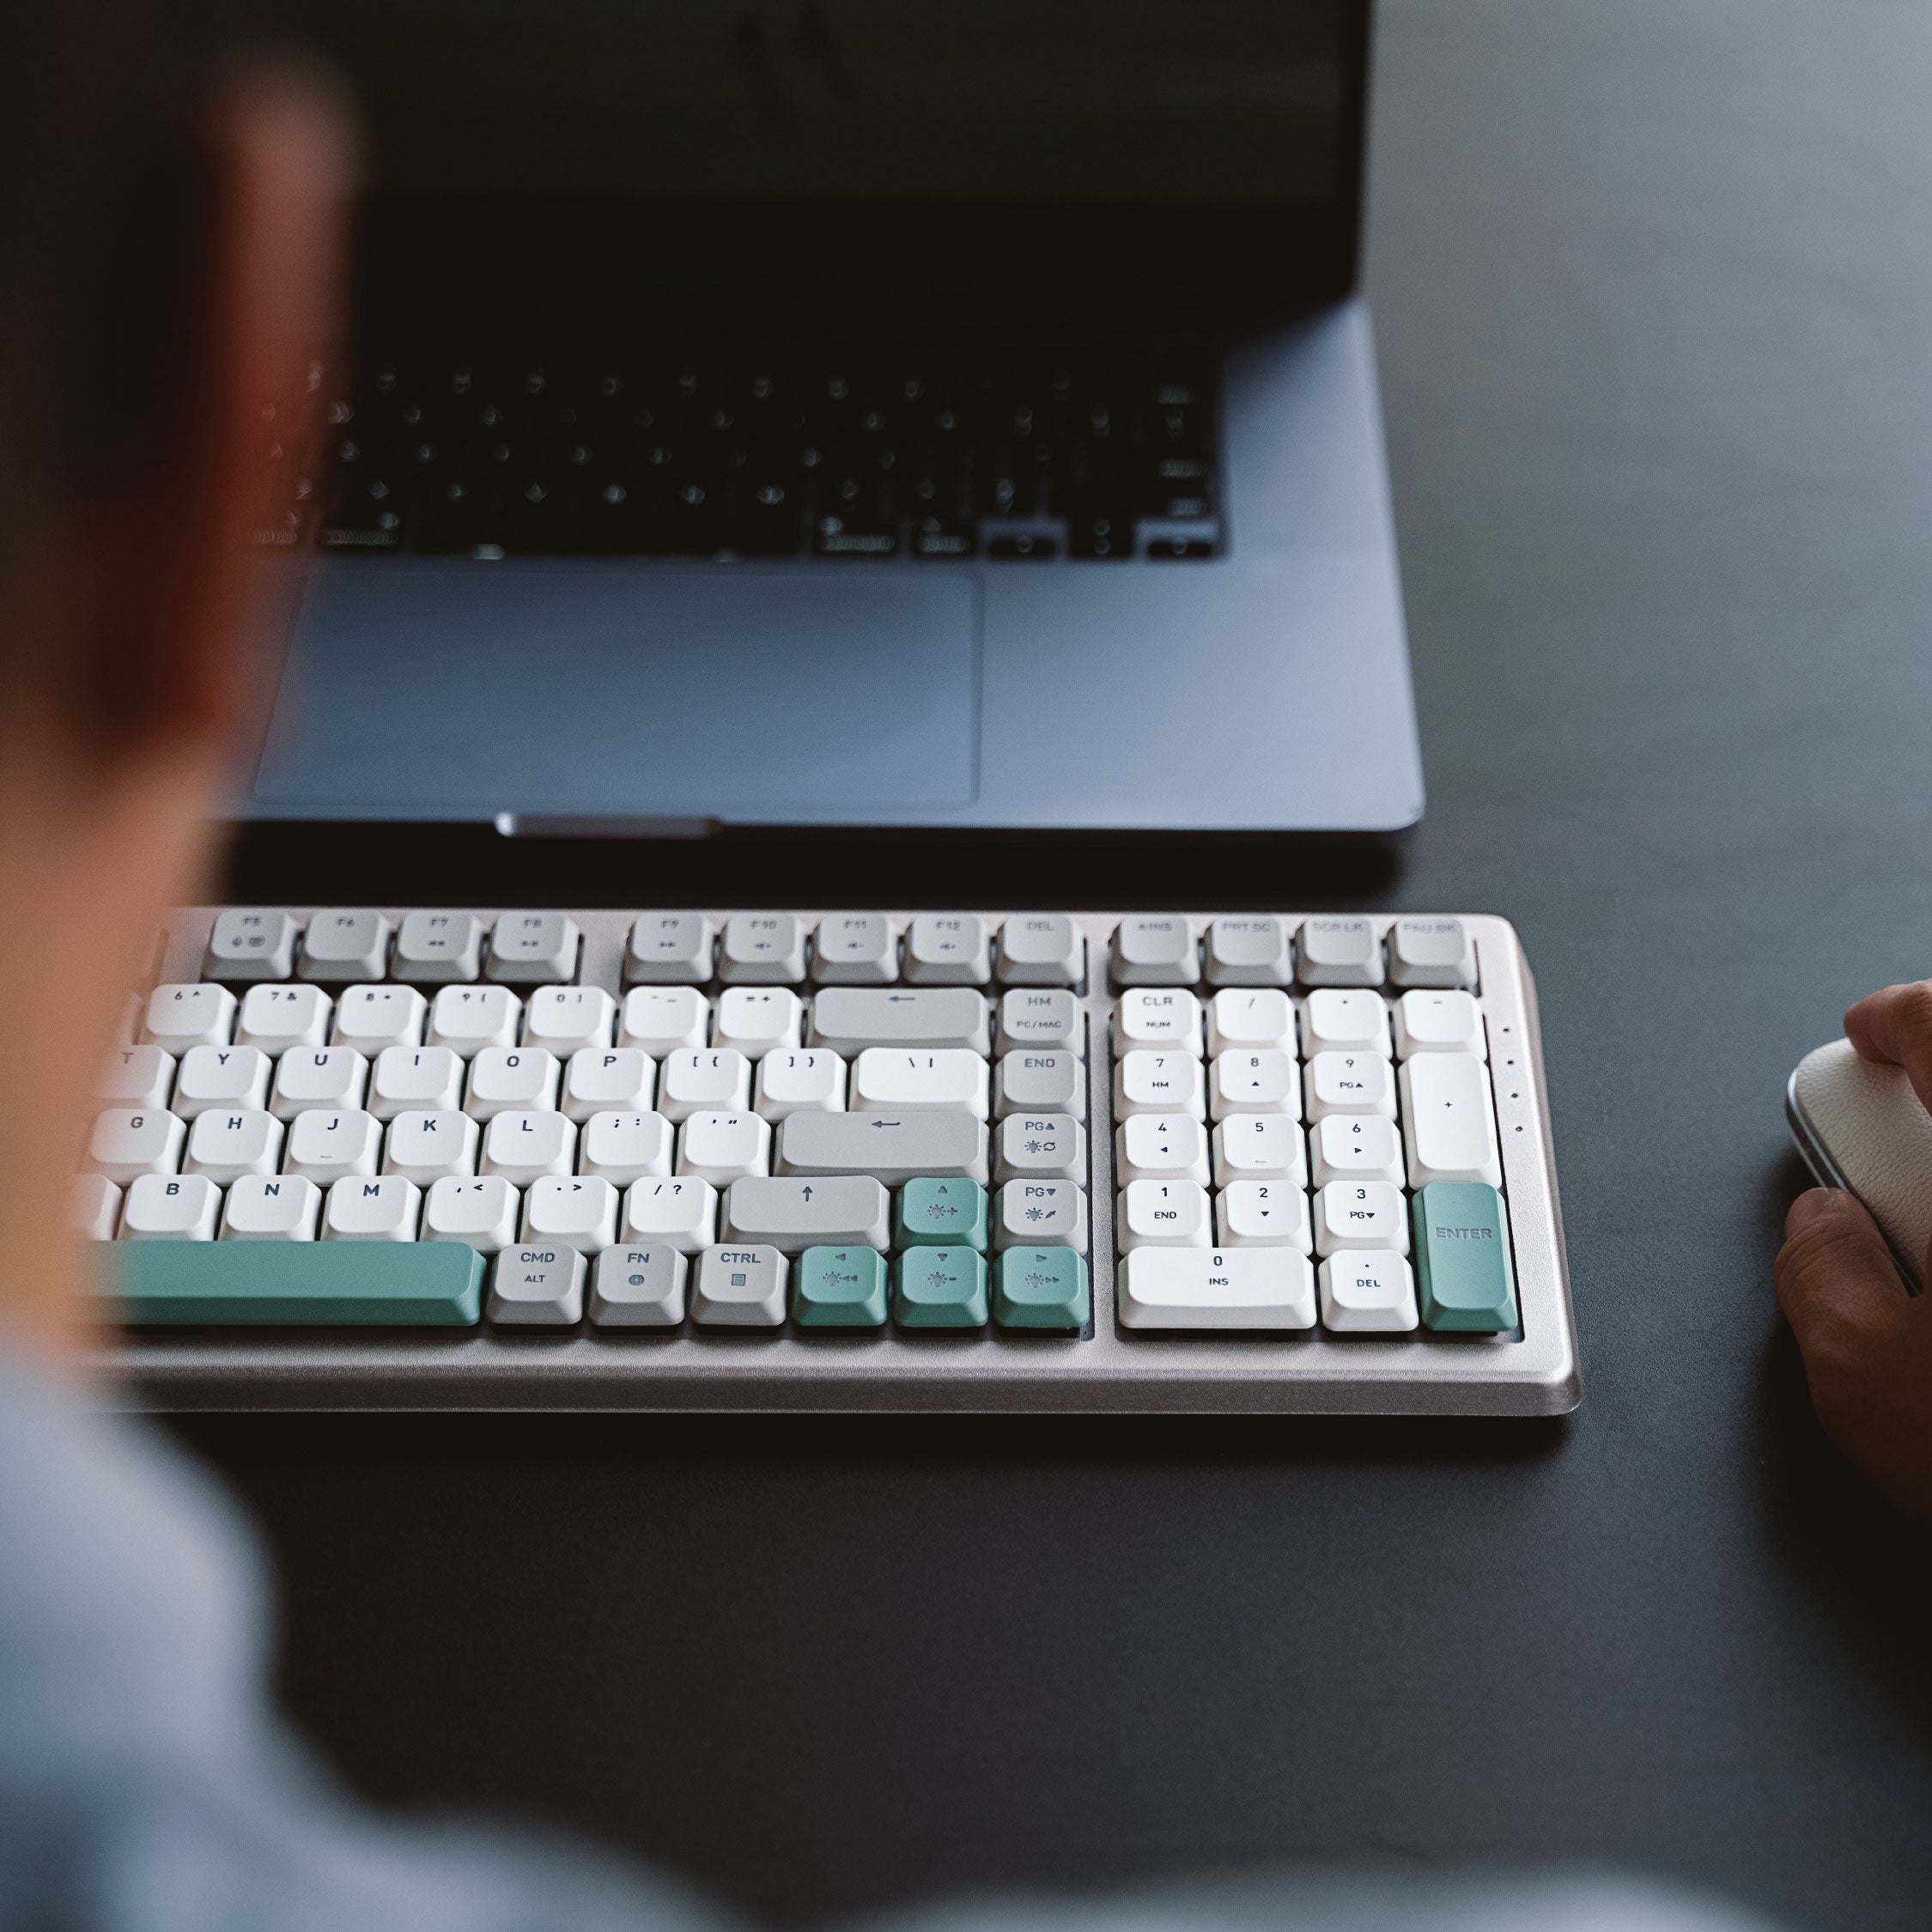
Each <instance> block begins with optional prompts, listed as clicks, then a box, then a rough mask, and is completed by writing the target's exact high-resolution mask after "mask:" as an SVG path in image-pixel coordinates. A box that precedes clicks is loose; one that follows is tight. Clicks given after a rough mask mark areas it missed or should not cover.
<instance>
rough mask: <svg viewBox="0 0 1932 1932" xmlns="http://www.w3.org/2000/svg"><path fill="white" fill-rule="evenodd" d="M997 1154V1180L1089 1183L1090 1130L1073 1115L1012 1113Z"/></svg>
mask: <svg viewBox="0 0 1932 1932" xmlns="http://www.w3.org/2000/svg"><path fill="white" fill-rule="evenodd" d="M996 1153H997V1165H996V1167H995V1169H994V1178H995V1179H997V1180H999V1181H1072V1182H1077V1183H1078V1184H1079V1185H1081V1186H1083V1187H1084V1185H1085V1183H1086V1178H1087V1130H1086V1129H1085V1128H1084V1127H1082V1126H1081V1125H1080V1123H1079V1122H1078V1121H1077V1120H1075V1119H1074V1118H1073V1116H1072V1115H1071V1114H1009V1115H1007V1116H1006V1118H1005V1120H1003V1121H1000V1123H999V1145H998V1147H997V1150H996Z"/></svg>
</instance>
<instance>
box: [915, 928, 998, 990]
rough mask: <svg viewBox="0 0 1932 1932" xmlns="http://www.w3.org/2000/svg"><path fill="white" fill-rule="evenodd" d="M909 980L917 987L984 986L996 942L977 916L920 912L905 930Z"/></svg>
mask: <svg viewBox="0 0 1932 1932" xmlns="http://www.w3.org/2000/svg"><path fill="white" fill-rule="evenodd" d="M906 977H907V978H908V980H910V981H912V982H913V983H914V985H915V986H984V985H985V984H986V983H987V981H988V980H990V979H991V978H992V977H993V942H992V940H991V939H989V938H988V936H987V929H986V921H985V920H983V919H981V917H980V916H979V914H977V913H921V914H920V915H919V917H918V918H917V919H915V920H914V921H913V922H912V924H911V925H910V926H908V927H907V928H906Z"/></svg>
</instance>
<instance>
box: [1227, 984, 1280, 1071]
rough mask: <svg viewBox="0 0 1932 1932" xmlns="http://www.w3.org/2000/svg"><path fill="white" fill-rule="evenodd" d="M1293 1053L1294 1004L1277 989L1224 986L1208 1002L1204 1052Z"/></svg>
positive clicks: (1270, 987)
mask: <svg viewBox="0 0 1932 1932" xmlns="http://www.w3.org/2000/svg"><path fill="white" fill-rule="evenodd" d="M1237 1047H1248V1048H1254V1049H1255V1050H1257V1051H1267V1050H1269V1049H1273V1051H1274V1052H1276V1053H1283V1054H1292V1053H1293V1052H1294V1050H1295V1005H1294V1002H1293V1001H1292V1000H1291V999H1289V997H1288V995H1287V994H1286V993H1284V992H1283V991H1282V990H1281V988H1280V987H1273V986H1260V987H1231V986H1224V987H1222V988H1221V990H1220V991H1219V992H1218V993H1216V994H1215V995H1214V997H1213V998H1212V999H1211V1000H1209V1001H1208V1003H1207V1050H1208V1052H1209V1053H1210V1054H1224V1053H1230V1052H1232V1051H1233V1050H1234V1049H1235V1048H1237Z"/></svg>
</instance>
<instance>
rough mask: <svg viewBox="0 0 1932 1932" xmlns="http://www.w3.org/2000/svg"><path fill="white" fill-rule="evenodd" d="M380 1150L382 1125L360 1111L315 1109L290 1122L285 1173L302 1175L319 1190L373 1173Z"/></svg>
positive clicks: (346, 1108)
mask: <svg viewBox="0 0 1932 1932" xmlns="http://www.w3.org/2000/svg"><path fill="white" fill-rule="evenodd" d="M381 1151H382V1123H381V1122H380V1121H378V1120H377V1119H376V1117H375V1115H374V1114H365V1113H363V1112H362V1111H361V1109H357V1108H352V1107H344V1108H341V1109H326V1110H325V1109H321V1108H318V1109H315V1110H314V1111H313V1112H311V1113H307V1114H298V1115H296V1116H295V1119H294V1120H292V1121H289V1140H288V1151H287V1152H286V1153H284V1154H283V1157H282V1170H283V1173H285V1174H305V1175H307V1176H308V1178H309V1179H310V1180H311V1181H313V1182H315V1183H316V1185H317V1186H318V1187H323V1188H325V1187H327V1186H328V1185H329V1184H330V1183H331V1182H334V1181H337V1180H340V1179H342V1178H343V1176H348V1175H366V1174H374V1172H375V1170H376V1160H377V1157H378V1156H379V1155H380V1153H381Z"/></svg>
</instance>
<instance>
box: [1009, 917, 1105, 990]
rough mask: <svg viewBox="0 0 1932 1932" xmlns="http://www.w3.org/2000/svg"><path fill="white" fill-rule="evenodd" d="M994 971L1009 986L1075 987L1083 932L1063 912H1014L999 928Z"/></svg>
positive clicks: (1082, 962)
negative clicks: (997, 953) (997, 954)
mask: <svg viewBox="0 0 1932 1932" xmlns="http://www.w3.org/2000/svg"><path fill="white" fill-rule="evenodd" d="M994 970H995V971H996V972H997V973H998V974H999V977H1000V978H1001V979H1002V980H1003V981H1005V983H1006V984H1007V985H1008V986H1078V984H1079V983H1080V981H1082V980H1084V978H1085V977H1086V976H1087V940H1086V935H1085V934H1084V933H1082V932H1081V930H1080V928H1079V927H1078V926H1076V925H1075V924H1074V923H1073V921H1072V920H1071V919H1070V918H1068V917H1067V915H1066V914H1065V913H1015V914H1013V915H1012V917H1011V918H1010V919H1008V920H1006V922H1005V925H1003V926H1002V927H1000V928H999V957H997V959H996V960H995V962H994Z"/></svg>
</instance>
